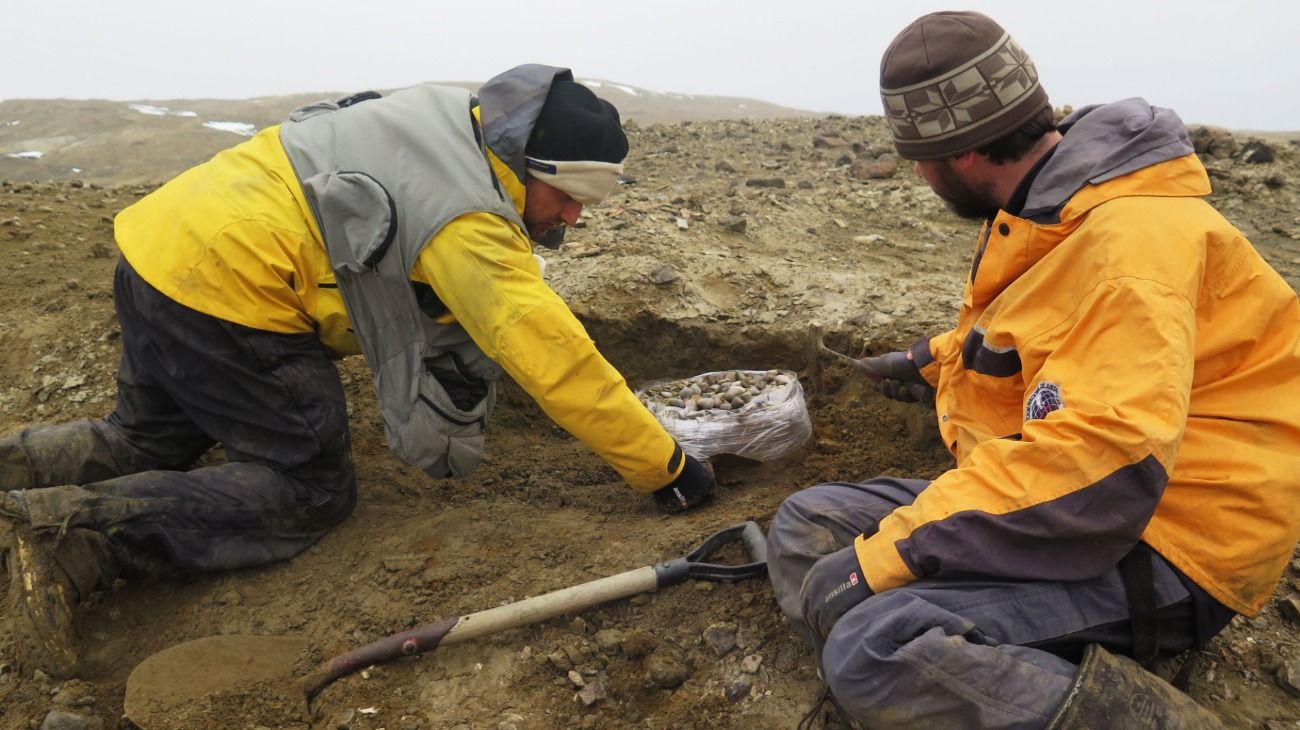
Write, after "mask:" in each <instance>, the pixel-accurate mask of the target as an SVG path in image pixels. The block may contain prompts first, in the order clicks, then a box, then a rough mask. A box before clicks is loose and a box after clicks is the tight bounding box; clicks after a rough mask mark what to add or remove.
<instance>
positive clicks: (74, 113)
mask: <svg viewBox="0 0 1300 730" xmlns="http://www.w3.org/2000/svg"><path fill="white" fill-rule="evenodd" d="M445 83H447V85H450V86H460V87H462V88H466V89H470V90H475V89H477V88H478V86H479V85H478V84H477V83H468V82H445ZM583 83H585V84H587V85H588V86H589V87H591V88H592V89H593V90H594V91H595V92H596V93H597V94H598V95H599V96H601V97H602V98H605V99H607V100H609V101H610V102H611V103H612V104H614V105H615V106H616V107H618V109H619V112H620V114H621V115H622V117H623V119H624V120H635V122H636V123H638V124H641V125H646V124H655V123H661V122H680V121H707V120H719V119H741V118H750V119H779V118H790V117H804V116H815V113H814V112H809V111H804V110H799V109H791V108H788V107H783V106H778V105H776V104H770V103H767V102H764V101H758V100H755V99H743V98H737V97H726V96H697V95H690V94H672V93H664V92H657V91H650V90H648V89H640V88H637V87H634V86H628V85H626V84H618V83H614V82H610V81H603V80H589V79H584V80H583ZM347 93H351V92H343V93H336V92H324V93H310V94H294V95H289V96H274V97H262V98H256V99H242V100H220V99H173V100H166V101H139V102H125V101H104V100H69V99H10V100H7V101H0V180H11V181H27V180H67V179H80V180H85V181H88V182H98V183H105V184H116V183H141V182H162V181H164V180H167V179H168V178H170V177H172V176H174V175H176V174H177V173H179V172H181V171H182V170H184V169H186V168H188V167H190V166H191V165H194V164H195V163H197V162H201V161H203V160H205V159H207V158H208V157H211V156H212V155H213V154H215V153H216V152H219V151H220V150H223V149H225V148H227V147H230V146H232V145H234V144H237V143H238V142H240V141H242V140H243V139H246V138H247V136H249V135H251V134H253V133H254V132H255V131H256V130H260V129H263V128H265V127H267V126H269V125H272V124H278V123H279V122H281V121H283V120H284V118H285V117H286V116H287V115H288V114H289V112H291V111H292V110H294V109H296V108H298V107H300V106H303V105H304V104H309V103H311V102H314V101H319V100H321V99H336V98H339V97H342V96H346V95H347Z"/></svg>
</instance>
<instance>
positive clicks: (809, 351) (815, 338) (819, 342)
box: [804, 322, 881, 393]
mask: <svg viewBox="0 0 1300 730" xmlns="http://www.w3.org/2000/svg"><path fill="white" fill-rule="evenodd" d="M825 336H826V332H825V330H824V329H822V325H821V323H820V322H810V323H809V324H808V338H807V340H806V341H805V343H804V359H805V360H807V366H808V370H809V371H810V373H811V376H812V377H811V378H810V379H811V380H812V384H813V389H814V390H815V391H817V392H819V393H820V392H822V366H821V360H822V357H823V356H827V357H830V358H832V359H834V360H836V361H838V362H840V363H843V364H844V365H848V366H849V367H850V368H851V369H852V370H853V372H855V373H857V374H858V375H861V376H863V377H865V378H867V379H868V380H870V381H872V382H880V380H881V375H880V373H878V372H876V371H875V370H872V369H871V368H870V367H868V366H867V364H866V363H865V362H863V361H862V360H858V359H857V358H852V357H849V356H848V355H845V354H844V353H842V352H836V351H835V350H832V349H831V348H829V347H827V346H826V342H825V341H824V340H825Z"/></svg>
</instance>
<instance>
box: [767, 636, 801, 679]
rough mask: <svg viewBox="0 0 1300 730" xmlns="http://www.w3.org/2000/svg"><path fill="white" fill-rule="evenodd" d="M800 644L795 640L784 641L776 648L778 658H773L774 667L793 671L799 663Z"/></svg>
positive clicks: (782, 670)
mask: <svg viewBox="0 0 1300 730" xmlns="http://www.w3.org/2000/svg"><path fill="white" fill-rule="evenodd" d="M799 654H800V645H798V644H795V643H794V642H790V641H787V642H784V643H782V644H781V646H780V648H778V649H777V650H776V659H774V660H772V668H773V669H776V670H777V671H778V672H789V671H793V670H794V668H795V667H796V666H798V664H799Z"/></svg>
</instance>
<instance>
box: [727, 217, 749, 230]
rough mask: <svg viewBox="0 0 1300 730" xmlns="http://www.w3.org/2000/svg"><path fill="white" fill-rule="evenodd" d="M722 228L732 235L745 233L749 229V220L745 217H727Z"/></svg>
mask: <svg viewBox="0 0 1300 730" xmlns="http://www.w3.org/2000/svg"><path fill="white" fill-rule="evenodd" d="M722 227H723V228H725V229H727V230H728V231H731V232H732V233H744V232H745V229H746V228H748V227H749V219H748V218H745V216H743V215H732V216H727V217H726V218H724V219H723V220H722Z"/></svg>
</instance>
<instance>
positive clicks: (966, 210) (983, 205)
mask: <svg viewBox="0 0 1300 730" xmlns="http://www.w3.org/2000/svg"><path fill="white" fill-rule="evenodd" d="M933 174H934V177H935V180H934V184H932V185H931V186H930V187H931V188H932V189H933V190H934V192H935V194H936V195H938V196H939V197H940V198H941V199H942V200H943V202H944V203H947V205H948V208H949V210H951V211H952V212H954V213H956V214H957V215H958V216H960V217H962V218H966V219H967V220H989V219H991V218H993V217H994V216H996V215H997V214H998V211H999V210H1001V209H1002V204H1001V203H1000V202H999V201H998V200H997V199H996V198H994V196H993V191H992V189H991V188H992V185H971V184H970V183H969V182H967V181H966V180H965V179H963V178H962V177H961V176H960V175H958V174H957V173H956V172H953V170H952V168H951V167H949V166H948V164H947V162H946V161H945V164H943V165H937V166H935V168H934V171H933Z"/></svg>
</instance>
